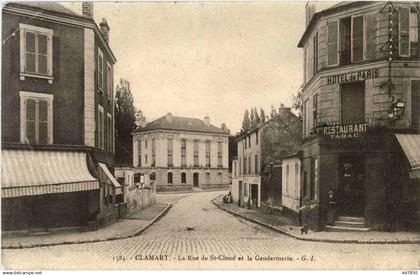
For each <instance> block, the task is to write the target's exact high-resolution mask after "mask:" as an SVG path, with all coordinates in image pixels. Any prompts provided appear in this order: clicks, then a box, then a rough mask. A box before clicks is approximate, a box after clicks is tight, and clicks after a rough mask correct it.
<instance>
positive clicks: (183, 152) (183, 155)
mask: <svg viewBox="0 0 420 275" xmlns="http://www.w3.org/2000/svg"><path fill="white" fill-rule="evenodd" d="M181 166H182V167H187V140H185V139H182V140H181Z"/></svg>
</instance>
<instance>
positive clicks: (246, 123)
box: [241, 109, 251, 134]
mask: <svg viewBox="0 0 420 275" xmlns="http://www.w3.org/2000/svg"><path fill="white" fill-rule="evenodd" d="M250 130H251V119H250V118H249V112H248V109H246V110H245V113H244V119H243V120H242V129H241V133H242V134H244V133H247V132H249V131H250Z"/></svg>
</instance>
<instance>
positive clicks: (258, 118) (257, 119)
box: [254, 107, 261, 127]
mask: <svg viewBox="0 0 420 275" xmlns="http://www.w3.org/2000/svg"><path fill="white" fill-rule="evenodd" d="M254 117H255V124H256V125H257V127H258V126H260V124H261V118H260V116H259V115H258V111H257V107H254Z"/></svg>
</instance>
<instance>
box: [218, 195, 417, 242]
mask: <svg viewBox="0 0 420 275" xmlns="http://www.w3.org/2000/svg"><path fill="white" fill-rule="evenodd" d="M221 196H222V195H219V196H217V197H215V198H214V199H212V200H211V202H212V203H213V204H214V205H215V206H217V208H219V209H220V210H223V211H226V212H228V213H229V214H232V215H234V216H237V217H241V218H243V219H246V220H248V221H250V222H253V223H256V224H259V225H261V226H264V227H267V228H270V229H272V230H274V231H277V232H279V233H282V234H284V235H286V236H288V237H291V238H294V239H296V240H300V241H309V242H324V243H358V244H420V240H410V239H406V240H369V241H361V240H333V239H325V238H322V239H321V238H319V239H318V238H302V237H299V236H296V235H293V234H290V233H289V232H287V231H286V230H283V229H281V228H278V227H276V226H273V225H271V224H268V223H265V222H262V221H259V220H257V219H255V218H251V217H249V216H246V215H242V214H239V213H237V212H235V211H232V210H230V209H227V208H224V207H223V206H221V205H220V204H218V203H216V199H218V198H219V197H221Z"/></svg>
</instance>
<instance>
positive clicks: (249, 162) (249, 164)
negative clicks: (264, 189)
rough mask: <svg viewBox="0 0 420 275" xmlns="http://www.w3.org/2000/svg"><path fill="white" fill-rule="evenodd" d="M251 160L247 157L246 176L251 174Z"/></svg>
mask: <svg viewBox="0 0 420 275" xmlns="http://www.w3.org/2000/svg"><path fill="white" fill-rule="evenodd" d="M251 160H252V157H251V156H249V157H248V174H251V173H252V172H251V168H252V165H251Z"/></svg>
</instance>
